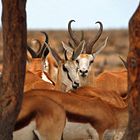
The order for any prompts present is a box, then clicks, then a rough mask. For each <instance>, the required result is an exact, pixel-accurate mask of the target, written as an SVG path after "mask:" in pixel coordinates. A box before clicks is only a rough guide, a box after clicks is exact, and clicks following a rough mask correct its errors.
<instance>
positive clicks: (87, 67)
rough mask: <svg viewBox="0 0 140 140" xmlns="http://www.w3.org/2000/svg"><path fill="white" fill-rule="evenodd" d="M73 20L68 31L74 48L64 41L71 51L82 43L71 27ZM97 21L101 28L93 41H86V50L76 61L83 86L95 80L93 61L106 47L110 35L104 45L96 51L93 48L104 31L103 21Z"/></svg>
mask: <svg viewBox="0 0 140 140" xmlns="http://www.w3.org/2000/svg"><path fill="white" fill-rule="evenodd" d="M72 22H75V21H74V20H70V21H69V23H68V32H69V35H70V37H71V39H72V40H73V42H74V45H73V48H71V47H70V46H72V45H70V46H68V45H66V44H64V43H63V44H64V45H63V46H64V48H65V49H66V50H68V51H70V52H71V51H72V50H73V49H75V48H76V47H77V45H78V44H79V43H80V40H79V39H78V38H77V37H76V35H75V34H74V33H73V31H72V29H71V23H72ZM97 23H98V24H99V25H100V29H99V31H98V33H97V35H96V36H95V38H94V39H92V40H91V41H86V43H85V49H84V51H83V52H82V54H80V55H79V56H78V58H77V59H76V62H77V64H78V67H79V70H78V71H79V76H80V82H81V86H85V85H90V84H91V82H93V79H94V74H93V72H92V71H91V68H92V66H93V64H94V63H93V62H94V60H95V57H96V56H97V54H99V53H100V52H101V51H102V50H103V49H104V48H105V46H106V44H107V40H108V37H107V38H106V39H105V43H104V44H103V45H101V46H99V47H98V49H97V48H96V51H95V50H93V46H94V44H95V43H96V41H97V40H98V39H99V38H100V36H101V34H102V31H103V25H102V23H101V22H100V21H97V22H96V24H97ZM91 75H92V76H91ZM92 84H93V83H92Z"/></svg>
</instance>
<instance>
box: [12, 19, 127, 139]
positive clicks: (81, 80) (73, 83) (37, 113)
mask: <svg viewBox="0 0 140 140" xmlns="http://www.w3.org/2000/svg"><path fill="white" fill-rule="evenodd" d="M73 22H75V21H74V20H70V21H69V23H68V33H69V35H70V41H69V42H68V43H67V44H66V43H64V42H63V41H62V47H63V50H64V51H63V52H64V54H63V56H60V55H59V54H58V53H57V52H56V51H55V50H54V49H52V46H51V45H50V44H49V38H48V35H47V34H46V33H45V32H41V33H42V35H43V36H44V37H45V41H44V43H43V44H42V43H40V41H39V40H38V39H36V41H37V42H38V43H39V44H40V47H39V49H38V50H37V51H35V50H33V49H32V48H31V47H30V46H27V50H28V57H27V66H26V77H25V85H24V98H23V103H22V107H21V111H20V113H19V116H18V118H17V123H16V126H15V131H16V130H19V129H21V128H23V127H25V126H27V125H28V124H29V123H30V122H31V121H34V122H35V129H34V130H33V132H32V133H33V135H34V137H35V138H36V139H39V140H61V139H62V138H63V131H64V128H65V125H66V123H67V122H66V121H69V122H78V123H88V124H90V125H91V126H92V127H93V128H94V129H96V131H97V133H98V138H99V140H103V139H104V132H105V131H107V130H109V131H114V130H115V132H116V133H115V135H116V134H117V132H118V131H119V130H121V129H125V128H126V126H127V121H128V98H129V97H128V96H127V69H126V68H125V67H124V69H122V70H117V71H106V72H102V73H100V74H99V75H98V76H97V77H95V76H94V75H95V74H94V73H93V70H92V69H93V68H94V66H93V64H94V60H95V58H96V56H97V55H98V54H99V53H100V52H101V51H102V50H103V49H104V48H105V47H106V46H107V41H108V37H106V38H105V39H104V42H102V44H99V46H98V47H96V48H95V47H94V46H95V43H96V42H97V41H98V40H99V38H100V36H101V34H102V32H103V25H102V23H101V22H100V21H98V22H96V24H99V26H100V28H99V31H98V32H97V34H96V36H95V37H94V38H92V39H88V40H86V39H84V34H83V32H81V38H79V37H78V36H77V35H76V34H75V32H73V30H72V28H71V24H72V23H73ZM73 131H74V130H73ZM115 135H114V136H113V137H112V139H115ZM92 139H94V138H92Z"/></svg>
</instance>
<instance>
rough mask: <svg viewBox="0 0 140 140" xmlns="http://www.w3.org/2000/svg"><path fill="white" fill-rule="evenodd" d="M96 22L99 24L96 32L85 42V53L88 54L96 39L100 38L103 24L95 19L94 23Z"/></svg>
mask: <svg viewBox="0 0 140 140" xmlns="http://www.w3.org/2000/svg"><path fill="white" fill-rule="evenodd" d="M97 23H98V24H99V25H100V28H99V31H98V32H97V34H96V36H95V38H94V39H93V40H91V41H89V42H88V43H87V45H86V53H88V54H91V53H92V47H93V45H94V44H95V43H96V42H97V40H98V39H99V38H100V36H101V34H102V31H103V24H102V22H100V21H97V22H96V23H95V24H97Z"/></svg>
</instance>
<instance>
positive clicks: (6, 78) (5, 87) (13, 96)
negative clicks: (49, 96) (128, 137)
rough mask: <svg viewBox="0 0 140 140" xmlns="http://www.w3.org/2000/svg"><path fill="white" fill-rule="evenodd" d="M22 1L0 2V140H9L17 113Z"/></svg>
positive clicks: (23, 32)
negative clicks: (0, 47)
mask: <svg viewBox="0 0 140 140" xmlns="http://www.w3.org/2000/svg"><path fill="white" fill-rule="evenodd" d="M25 6H26V0H12V1H11V0H2V26H3V28H2V29H3V71H2V73H3V74H2V81H1V82H0V83H1V87H0V88H1V89H0V140H12V138H13V137H12V132H13V130H14V125H15V121H16V118H17V115H18V113H19V110H20V106H21V102H22V95H23V86H24V77H25V65H26V45H27V27H26V11H25Z"/></svg>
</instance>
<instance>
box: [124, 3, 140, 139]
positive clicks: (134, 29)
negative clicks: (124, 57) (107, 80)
mask: <svg viewBox="0 0 140 140" xmlns="http://www.w3.org/2000/svg"><path fill="white" fill-rule="evenodd" d="M129 40H130V50H129V54H128V84H129V85H128V87H129V91H128V92H129V96H130V98H129V122H128V127H127V130H126V132H125V134H124V136H123V138H122V140H138V135H139V133H140V4H139V6H138V8H137V10H136V12H135V13H134V15H133V16H132V17H131V19H130V21H129Z"/></svg>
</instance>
